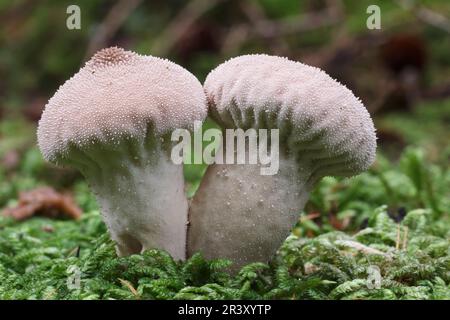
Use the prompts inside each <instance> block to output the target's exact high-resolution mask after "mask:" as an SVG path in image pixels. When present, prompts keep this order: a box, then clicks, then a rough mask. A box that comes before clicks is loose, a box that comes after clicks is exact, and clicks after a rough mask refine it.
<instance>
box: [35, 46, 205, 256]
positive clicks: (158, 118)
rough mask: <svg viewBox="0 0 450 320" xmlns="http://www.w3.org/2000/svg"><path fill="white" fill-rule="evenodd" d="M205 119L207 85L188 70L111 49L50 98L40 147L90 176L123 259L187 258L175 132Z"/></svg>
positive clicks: (59, 161) (42, 122)
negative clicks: (151, 255)
mask: <svg viewBox="0 0 450 320" xmlns="http://www.w3.org/2000/svg"><path fill="white" fill-rule="evenodd" d="M206 114H207V107H206V99H205V96H204V92H203V88H202V86H201V84H200V82H199V81H198V80H197V79H196V78H195V77H194V76H193V75H192V74H191V73H189V72H188V71H187V70H185V69H184V68H182V67H181V66H179V65H177V64H175V63H173V62H170V61H168V60H164V59H160V58H156V57H152V56H143V55H138V54H136V53H134V52H130V51H125V50H123V49H120V48H116V47H112V48H108V49H103V50H101V51H99V52H98V53H96V54H95V55H94V56H93V57H92V59H91V60H90V61H88V62H87V63H86V65H85V66H84V67H83V68H82V69H81V70H80V71H79V72H78V73H77V74H75V75H74V76H73V77H72V78H71V79H69V80H67V81H66V83H64V84H63V85H62V86H61V87H60V88H59V89H58V91H57V92H56V93H55V95H54V96H53V97H52V98H51V99H50V100H49V102H48V104H47V105H46V107H45V110H44V112H43V114H42V118H41V120H40V122H39V128H38V143H39V147H40V149H41V152H42V153H43V155H44V157H45V158H46V159H47V160H49V161H51V162H54V163H56V164H62V165H69V166H73V167H75V168H77V169H79V170H80V171H81V172H82V173H83V175H84V176H85V177H86V179H87V180H88V182H89V184H90V186H91V188H92V189H93V191H94V193H95V195H96V197H97V200H98V202H99V204H100V207H101V211H102V215H103V218H104V221H105V223H106V224H107V226H108V229H109V232H110V234H111V237H112V238H113V240H114V241H116V243H117V251H118V253H119V255H128V254H132V253H138V252H140V251H141V250H142V249H148V248H162V249H165V250H167V251H168V252H169V253H171V254H172V256H173V257H174V258H177V259H184V258H185V251H186V228H187V212H188V204H187V200H186V197H185V193H184V179H183V167H182V166H181V165H175V164H173V163H172V161H171V159H170V151H171V146H172V142H171V141H170V134H171V131H172V130H173V129H176V128H186V129H190V130H192V129H193V123H194V121H195V120H198V121H203V120H204V119H205V117H206Z"/></svg>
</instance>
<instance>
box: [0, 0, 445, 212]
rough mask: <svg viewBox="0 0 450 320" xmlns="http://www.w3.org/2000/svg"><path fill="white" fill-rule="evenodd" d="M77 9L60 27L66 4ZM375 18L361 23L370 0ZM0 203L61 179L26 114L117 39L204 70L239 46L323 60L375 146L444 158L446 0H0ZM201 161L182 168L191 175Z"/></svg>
mask: <svg viewBox="0 0 450 320" xmlns="http://www.w3.org/2000/svg"><path fill="white" fill-rule="evenodd" d="M71 4H77V5H78V6H79V7H80V9H81V29H80V30H68V28H67V27H66V19H67V18H68V17H69V14H68V13H66V9H67V7H68V6H69V5H71ZM372 4H376V5H378V6H379V7H380V9H381V29H379V30H377V29H374V30H369V29H368V27H367V25H366V21H367V19H368V18H369V16H370V13H367V12H366V11H367V8H368V6H369V5H372ZM0 20H1V29H0V44H1V45H0V75H1V76H0V207H3V206H5V205H6V204H7V203H8V201H10V200H11V199H16V198H17V193H18V192H19V191H22V190H27V189H31V188H32V187H34V186H36V185H39V184H50V185H53V186H55V187H57V188H63V189H64V188H67V187H70V186H72V185H73V183H74V182H76V181H79V180H80V178H81V177H80V175H79V174H78V173H76V172H72V171H65V170H61V169H56V168H54V167H52V166H51V165H49V164H44V162H43V161H42V158H41V156H40V153H39V151H38V149H37V147H36V139H35V131H36V130H35V126H36V124H37V121H38V120H39V118H40V115H41V112H42V110H43V108H44V106H45V104H46V102H47V100H48V99H49V97H51V96H52V95H53V93H54V92H55V91H56V89H57V88H58V87H59V86H60V85H61V84H62V83H64V81H65V80H66V79H68V78H69V77H70V76H72V75H73V74H74V73H75V72H77V71H78V69H79V68H80V67H81V66H82V65H83V64H84V62H85V61H86V60H87V59H88V58H89V57H90V56H91V55H92V54H93V53H95V52H96V51H97V50H99V49H101V48H104V47H108V46H112V45H117V46H121V47H124V48H127V49H131V50H134V51H137V52H139V53H142V54H151V55H156V56H161V57H167V58H169V59H171V60H173V61H175V62H177V63H179V64H180V65H182V66H184V67H185V68H187V69H188V70H190V71H191V72H193V73H194V74H195V75H196V76H197V77H198V78H199V80H200V81H203V80H204V79H205V77H206V75H207V74H208V72H209V71H210V70H211V69H213V68H214V67H215V66H217V65H218V64H220V63H221V62H223V61H224V60H226V59H228V58H230V57H233V56H236V55H240V54H246V53H267V54H274V55H281V56H287V57H289V58H291V59H293V60H298V61H301V62H304V63H307V64H311V65H314V66H317V67H320V68H322V69H324V70H325V71H326V72H328V73H329V74H330V75H331V76H332V77H334V78H336V79H338V80H339V81H340V82H341V83H343V84H345V85H347V86H348V87H349V88H350V89H351V90H353V91H354V93H355V94H356V95H357V96H359V97H360V98H361V99H362V101H363V102H364V104H365V105H366V107H367V108H368V110H369V111H370V113H371V114H372V115H373V117H374V119H375V124H376V127H377V130H378V138H379V147H380V149H379V150H380V152H381V153H382V154H383V155H385V156H386V157H388V158H389V159H390V160H393V161H395V160H396V159H398V157H399V156H400V154H401V153H402V151H403V150H404V149H405V148H406V147H408V146H415V147H418V148H420V150H422V152H423V154H424V156H425V157H426V158H427V160H429V161H431V162H433V163H436V164H439V165H440V166H444V167H446V166H448V163H449V157H450V143H449V140H450V139H449V137H450V2H449V1H447V0H426V1H425V0H424V1H412V0H410V1H401V0H398V1H374V0H370V1H365V0H364V1H349V0H336V1H333V0H282V1H280V0H248V1H237V0H192V1H181V0H167V1H163V0H152V1H140V0H119V1H100V0H84V1H39V2H37V1H32V0H16V1H8V0H1V1H0ZM202 171H203V170H197V169H194V170H192V169H189V168H187V170H186V175H187V179H188V181H189V182H191V183H194V184H195V183H197V182H198V181H199V179H200V177H201V174H202Z"/></svg>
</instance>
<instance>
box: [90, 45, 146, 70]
mask: <svg viewBox="0 0 450 320" xmlns="http://www.w3.org/2000/svg"><path fill="white" fill-rule="evenodd" d="M136 57H137V54H135V53H134V52H131V51H126V50H124V49H122V48H119V47H110V48H105V49H102V50H100V51H98V52H97V53H96V54H95V55H94V56H93V57H92V58H91V60H89V61H88V62H87V63H86V66H87V67H89V68H91V69H94V70H95V69H100V68H102V67H111V66H114V65H120V64H125V63H127V62H129V61H131V60H133V59H134V58H136Z"/></svg>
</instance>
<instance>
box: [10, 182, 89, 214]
mask: <svg viewBox="0 0 450 320" xmlns="http://www.w3.org/2000/svg"><path fill="white" fill-rule="evenodd" d="M81 214H82V211H81V209H80V208H79V207H78V206H77V205H76V204H75V202H74V201H73V199H72V197H70V196H68V195H64V194H61V193H58V192H56V191H55V190H54V189H52V188H50V187H40V188H36V189H34V190H31V191H26V192H20V193H19V202H18V204H17V206H16V207H15V208H7V209H5V210H3V212H2V215H4V216H7V217H12V218H14V219H15V220H18V221H21V220H25V219H28V218H31V217H33V216H35V215H40V216H45V217H49V218H61V217H66V218H70V219H75V220H77V219H79V218H80V217H81Z"/></svg>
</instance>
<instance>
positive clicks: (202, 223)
mask: <svg viewBox="0 0 450 320" xmlns="http://www.w3.org/2000/svg"><path fill="white" fill-rule="evenodd" d="M204 89H205V93H206V96H207V99H208V103H209V109H210V115H211V116H212V118H213V119H214V120H215V121H216V122H217V123H218V124H219V125H220V126H221V127H222V128H223V129H227V128H242V129H243V130H246V129H249V128H255V129H279V139H280V141H279V171H278V173H277V174H275V175H272V176H270V175H261V172H260V167H261V164H254V165H250V164H245V165H232V164H215V165H212V166H210V167H209V168H208V170H207V172H206V175H205V177H204V180H203V181H202V183H201V185H200V188H199V190H198V191H197V193H196V195H195V197H194V199H193V202H192V204H191V208H190V213H189V216H190V223H191V227H190V229H189V233H188V254H193V253H194V252H196V251H201V252H203V254H204V255H205V257H207V258H210V259H211V258H217V257H221V258H229V259H231V260H233V261H234V262H235V264H234V269H235V270H236V269H237V268H239V267H240V266H242V265H244V264H247V263H250V262H255V261H268V260H269V259H270V257H271V256H272V255H273V254H275V252H276V251H277V249H278V248H279V246H280V245H281V243H282V242H283V241H284V239H285V238H286V237H287V236H288V234H289V232H290V230H291V228H292V227H293V225H294V224H295V223H296V221H297V219H298V215H299V213H300V212H301V211H302V210H303V208H304V205H305V203H306V201H307V200H308V196H309V193H310V191H311V190H312V189H313V187H314V185H315V184H316V183H317V182H318V181H319V180H320V179H321V178H322V177H324V176H328V175H331V176H353V175H356V174H359V173H360V172H362V171H364V170H366V169H367V168H368V167H369V166H370V165H371V164H372V162H373V161H374V158H375V150H376V136H375V129H374V126H373V122H372V120H371V118H370V115H369V113H368V112H367V110H366V109H365V107H364V106H363V104H362V103H361V102H360V101H359V99H357V98H356V97H355V96H354V95H353V93H352V92H351V91H350V90H349V89H347V88H346V87H344V86H343V85H341V84H339V83H338V82H337V81H335V80H333V79H332V78H331V77H329V76H328V75H327V74H326V73H325V72H323V71H322V70H320V69H318V68H314V67H311V66H307V65H304V64H301V63H298V62H293V61H290V60H288V59H286V58H281V57H275V56H268V55H247V56H241V57H237V58H234V59H231V60H229V61H227V62H225V63H223V64H222V65H220V66H218V67H217V68H216V69H214V70H213V71H211V73H210V74H209V75H208V77H207V79H206V81H205V84H204ZM247 147H248V145H247ZM246 152H247V153H248V152H249V150H248V149H247V151H246Z"/></svg>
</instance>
